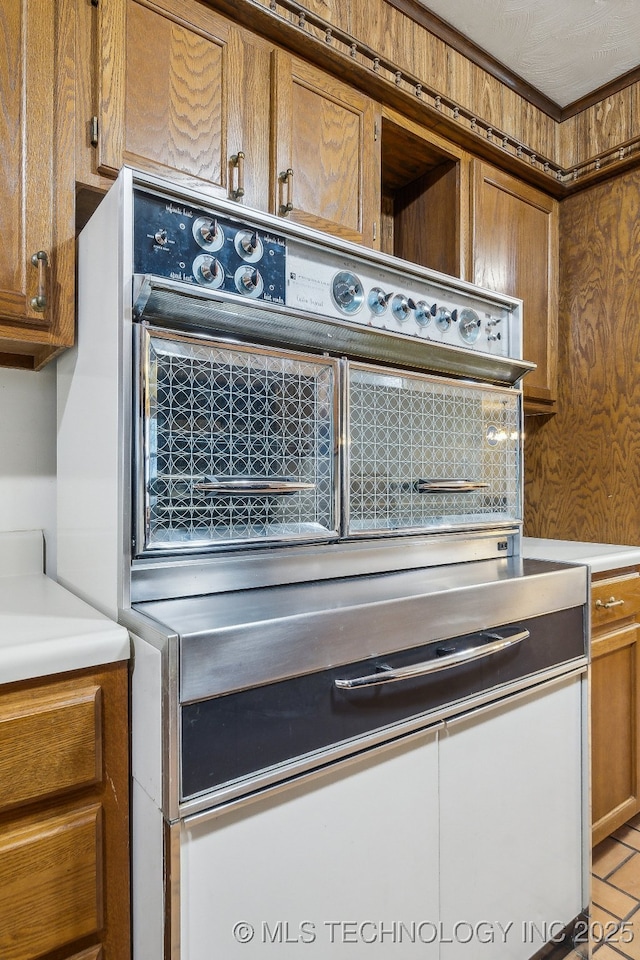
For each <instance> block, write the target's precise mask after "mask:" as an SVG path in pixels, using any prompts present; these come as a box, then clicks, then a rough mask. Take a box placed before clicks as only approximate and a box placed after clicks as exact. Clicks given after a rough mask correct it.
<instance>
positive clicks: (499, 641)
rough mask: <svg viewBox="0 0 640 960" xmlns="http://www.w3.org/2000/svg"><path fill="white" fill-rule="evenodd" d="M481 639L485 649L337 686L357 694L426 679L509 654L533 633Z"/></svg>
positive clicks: (487, 633)
mask: <svg viewBox="0 0 640 960" xmlns="http://www.w3.org/2000/svg"><path fill="white" fill-rule="evenodd" d="M476 636H478V637H481V638H482V637H486V638H487V640H488V642H487V643H483V644H482V645H481V646H471V647H467V648H465V649H464V650H457V651H456V652H455V653H446V652H445V653H443V654H442V655H441V656H438V657H437V658H436V659H435V660H426V661H424V662H423V663H414V664H411V665H410V666H408V667H387V666H382V667H381V668H380V670H379V671H378V672H377V673H370V674H368V675H367V676H364V677H353V678H351V679H348V678H337V679H336V680H334V684H335V686H336V687H338V689H339V690H353V689H355V688H357V687H373V686H377V685H379V684H381V683H394V682H395V681H397V680H411V679H413V678H414V677H424V676H427V675H428V674H430V673H437V672H438V671H439V670H448V669H449V668H450V667H457V666H461V665H462V664H464V663H469V662H471V661H473V660H480V659H481V658H482V657H490V656H491V655H492V654H494V653H499V652H500V651H501V650H506V649H508V648H509V647H513V646H515V644H516V643H520V642H521V641H522V640H526V639H527V638H528V637H529V636H530V633H529V631H528V630H524V629H523V628H521V627H517V628H515V633H512V634H510V635H507V636H505V635H504V634H501V633H498V632H497V631H495V630H483V631H482V632H481V633H479V634H476ZM446 642H447V641H446V640H442V641H440V643H442V644H443V646H442V647H441V649H442V650H443V651H445V650H446V646H444V644H446Z"/></svg>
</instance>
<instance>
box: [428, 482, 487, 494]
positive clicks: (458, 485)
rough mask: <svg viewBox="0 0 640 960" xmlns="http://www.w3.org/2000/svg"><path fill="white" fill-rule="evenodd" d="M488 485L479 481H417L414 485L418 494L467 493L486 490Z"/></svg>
mask: <svg viewBox="0 0 640 960" xmlns="http://www.w3.org/2000/svg"><path fill="white" fill-rule="evenodd" d="M488 486H489V484H488V483H482V482H480V481H479V480H458V479H452V480H416V482H415V483H414V485H413V488H414V490H415V491H416V493H467V492H470V491H472V490H486V489H487V487H488Z"/></svg>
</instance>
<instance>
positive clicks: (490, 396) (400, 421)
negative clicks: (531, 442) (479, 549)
mask: <svg viewBox="0 0 640 960" xmlns="http://www.w3.org/2000/svg"><path fill="white" fill-rule="evenodd" d="M346 391H347V400H346V406H347V410H348V413H347V422H348V441H349V442H348V447H349V462H348V466H349V477H348V493H347V495H346V496H345V498H344V502H345V504H346V505H347V507H348V518H347V530H348V533H349V535H352V536H353V535H356V536H357V535H361V534H365V535H371V534H374V533H375V534H384V533H392V534H397V533H403V532H404V533H409V532H416V531H425V532H429V531H443V530H456V529H464V530H468V529H476V528H482V527H483V526H485V527H486V526H492V527H495V526H496V525H497V524H514V523H520V522H521V519H522V498H521V428H520V423H521V396H520V393H519V392H518V391H514V390H509V389H505V388H502V387H495V386H490V385H485V384H479V383H469V382H467V381H461V380H450V379H447V378H444V377H433V376H428V375H426V374H412V373H407V372H406V371H399V370H392V369H390V370H383V369H380V368H379V367H377V368H376V367H372V366H366V365H364V364H357V363H350V364H348V375H347V388H346Z"/></svg>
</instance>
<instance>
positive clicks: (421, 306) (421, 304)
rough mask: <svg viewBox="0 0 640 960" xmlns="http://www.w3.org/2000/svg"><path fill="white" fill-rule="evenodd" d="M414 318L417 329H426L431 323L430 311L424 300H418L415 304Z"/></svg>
mask: <svg viewBox="0 0 640 960" xmlns="http://www.w3.org/2000/svg"><path fill="white" fill-rule="evenodd" d="M415 317H416V323H417V324H418V326H419V327H426V326H427V324H429V323H431V310H430V308H429V306H428V304H427V303H425V301H424V300H418V302H417V303H416V307H415Z"/></svg>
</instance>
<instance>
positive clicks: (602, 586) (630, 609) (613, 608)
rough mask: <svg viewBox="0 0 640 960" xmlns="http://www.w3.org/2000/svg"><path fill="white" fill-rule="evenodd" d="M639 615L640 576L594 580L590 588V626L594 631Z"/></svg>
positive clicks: (636, 574)
mask: <svg viewBox="0 0 640 960" xmlns="http://www.w3.org/2000/svg"><path fill="white" fill-rule="evenodd" d="M638 613H640V574H638V573H630V574H625V575H624V576H619V577H608V578H607V579H606V580H596V581H595V582H594V583H593V584H592V586H591V624H592V626H593V628H594V629H597V628H598V627H602V626H606V625H608V624H610V623H615V622H616V621H617V620H623V619H625V618H627V617H634V616H637V615H638Z"/></svg>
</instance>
